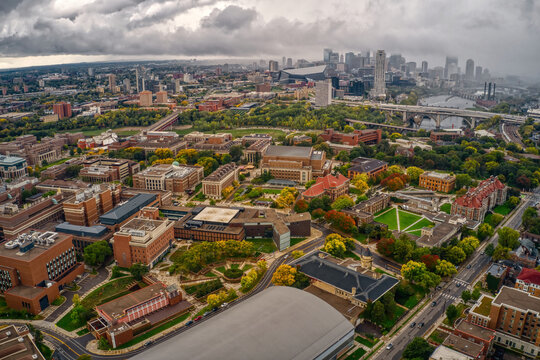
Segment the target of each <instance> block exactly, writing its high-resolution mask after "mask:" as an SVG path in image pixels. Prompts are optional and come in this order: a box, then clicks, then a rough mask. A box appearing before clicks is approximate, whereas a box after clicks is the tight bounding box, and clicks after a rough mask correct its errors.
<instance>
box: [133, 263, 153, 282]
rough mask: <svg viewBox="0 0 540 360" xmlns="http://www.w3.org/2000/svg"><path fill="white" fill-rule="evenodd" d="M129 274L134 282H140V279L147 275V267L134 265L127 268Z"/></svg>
mask: <svg viewBox="0 0 540 360" xmlns="http://www.w3.org/2000/svg"><path fill="white" fill-rule="evenodd" d="M129 272H130V273H131V275H133V277H134V278H135V280H138V281H141V280H142V277H143V276H144V275H145V274H146V273H148V266H146V265H144V264H141V263H136V264H133V265H131V266H130V267H129Z"/></svg>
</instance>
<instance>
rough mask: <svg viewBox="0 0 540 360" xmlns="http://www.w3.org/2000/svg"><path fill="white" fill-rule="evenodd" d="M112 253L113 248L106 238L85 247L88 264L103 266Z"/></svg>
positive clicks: (85, 260) (85, 258)
mask: <svg viewBox="0 0 540 360" xmlns="http://www.w3.org/2000/svg"><path fill="white" fill-rule="evenodd" d="M111 255H112V249H111V247H110V246H109V243H108V242H107V241H105V240H101V241H97V242H95V243H93V244H90V245H88V246H87V247H85V248H84V262H85V263H86V264H87V265H91V266H101V265H102V264H103V263H104V262H105V259H106V258H107V257H108V256H111Z"/></svg>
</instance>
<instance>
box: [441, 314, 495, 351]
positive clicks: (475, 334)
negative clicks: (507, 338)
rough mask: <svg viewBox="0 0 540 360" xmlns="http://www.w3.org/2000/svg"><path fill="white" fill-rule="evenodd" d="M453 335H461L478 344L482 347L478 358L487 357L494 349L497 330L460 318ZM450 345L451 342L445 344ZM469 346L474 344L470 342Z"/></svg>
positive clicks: (462, 337) (471, 346)
mask: <svg viewBox="0 0 540 360" xmlns="http://www.w3.org/2000/svg"><path fill="white" fill-rule="evenodd" d="M453 335H454V336H456V337H459V338H461V339H463V340H466V341H469V342H472V343H474V344H477V345H479V346H477V347H476V348H477V349H478V348H479V349H480V351H478V355H477V356H478V357H475V358H478V359H482V360H483V359H486V357H487V356H488V354H490V353H491V352H492V350H493V343H494V339H495V331H493V330H492V329H488V328H486V327H484V326H480V325H476V324H473V323H471V322H468V321H465V320H460V321H459V322H458V324H457V325H456V326H455V328H454V332H453ZM445 345H449V344H447V343H446V344H445ZM466 345H469V346H468V348H473V347H474V346H473V345H471V344H470V343H469V344H466Z"/></svg>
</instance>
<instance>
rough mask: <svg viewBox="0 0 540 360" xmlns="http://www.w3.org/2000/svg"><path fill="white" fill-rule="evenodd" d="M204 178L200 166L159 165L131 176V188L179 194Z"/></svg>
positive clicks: (202, 169)
mask: <svg viewBox="0 0 540 360" xmlns="http://www.w3.org/2000/svg"><path fill="white" fill-rule="evenodd" d="M203 178H204V168H203V167H202V166H193V165H180V164H178V163H173V164H171V165H169V164H159V165H154V166H152V167H149V168H147V169H145V170H143V171H141V172H139V173H137V174H135V175H133V187H134V188H136V189H146V190H168V191H171V192H172V193H174V194H180V193H183V192H184V191H186V190H188V189H192V188H194V187H195V186H197V185H198V184H199V183H200V182H201V180H202V179H203Z"/></svg>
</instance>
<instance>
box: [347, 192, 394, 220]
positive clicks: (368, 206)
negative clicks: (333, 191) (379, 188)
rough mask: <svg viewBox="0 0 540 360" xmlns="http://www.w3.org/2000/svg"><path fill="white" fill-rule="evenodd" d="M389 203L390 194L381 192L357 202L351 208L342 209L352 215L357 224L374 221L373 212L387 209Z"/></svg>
mask: <svg viewBox="0 0 540 360" xmlns="http://www.w3.org/2000/svg"><path fill="white" fill-rule="evenodd" d="M389 204H390V196H389V195H388V194H384V193H380V194H377V195H375V196H373V197H371V198H369V199H368V200H365V201H362V202H360V203H358V204H356V205H355V206H353V207H352V208H350V209H343V210H342V211H343V212H344V213H346V214H347V215H349V216H351V217H352V218H353V219H354V220H355V221H356V224H357V225H360V224H367V223H371V222H373V214H375V213H377V212H379V211H381V210H383V209H386V208H387V207H388V205H389Z"/></svg>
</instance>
